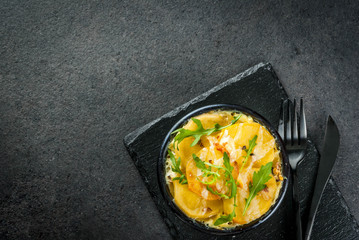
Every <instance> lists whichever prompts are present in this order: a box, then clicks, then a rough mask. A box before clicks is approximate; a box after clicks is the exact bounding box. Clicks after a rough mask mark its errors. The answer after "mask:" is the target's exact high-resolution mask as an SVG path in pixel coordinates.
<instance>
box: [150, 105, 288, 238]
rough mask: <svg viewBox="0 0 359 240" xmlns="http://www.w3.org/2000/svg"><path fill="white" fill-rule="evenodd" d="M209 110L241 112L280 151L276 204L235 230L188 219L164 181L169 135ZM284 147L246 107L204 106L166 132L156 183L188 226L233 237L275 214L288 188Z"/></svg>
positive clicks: (261, 119) (270, 127) (268, 126)
mask: <svg viewBox="0 0 359 240" xmlns="http://www.w3.org/2000/svg"><path fill="white" fill-rule="evenodd" d="M211 110H229V111H239V112H242V113H244V114H247V115H249V116H251V117H253V119H254V121H256V122H258V123H260V124H262V125H263V126H265V127H266V128H267V129H268V131H269V132H270V133H271V134H272V135H273V136H274V138H275V140H276V144H277V147H278V148H279V149H280V154H281V158H282V175H283V176H284V180H283V184H282V188H281V190H280V192H279V195H278V198H277V200H276V202H275V203H274V204H273V205H272V206H271V208H270V209H269V210H268V211H267V212H266V213H265V214H264V215H263V216H261V217H260V218H258V219H256V220H254V221H252V222H251V223H248V224H246V225H242V226H238V227H236V228H231V229H223V230H221V229H215V228H209V227H207V226H205V225H204V224H203V223H201V222H198V221H196V220H194V219H192V218H190V217H188V216H187V215H186V214H185V213H183V212H182V210H181V209H180V208H179V207H177V205H176V204H175V203H174V201H173V197H172V195H171V193H170V191H169V188H168V186H167V184H166V180H165V171H166V169H165V162H166V156H167V147H168V144H169V143H170V142H171V140H172V138H173V137H174V136H173V135H171V133H172V132H173V131H174V130H176V129H178V128H180V127H182V126H183V125H184V124H185V123H186V122H187V121H188V120H190V119H191V118H192V117H194V116H198V115H200V114H202V113H206V112H209V111H211ZM284 149H285V148H284V145H283V142H282V140H281V138H280V136H279V134H278V132H277V131H276V129H275V128H274V127H273V126H272V125H271V124H270V123H269V122H268V121H267V120H266V119H265V118H264V117H262V116H261V115H259V114H258V113H256V112H254V111H253V110H250V109H248V108H246V107H243V106H239V105H230V104H216V105H209V106H204V107H201V108H198V109H196V110H194V111H192V112H190V113H189V114H187V115H186V116H185V117H183V118H182V119H181V120H179V121H178V122H177V123H176V124H175V125H174V126H173V127H172V128H171V130H170V131H169V132H168V134H167V135H166V138H165V140H164V141H163V144H162V147H161V153H160V156H159V159H158V163H157V174H158V181H159V185H160V188H161V192H162V195H163V197H164V199H165V201H166V202H167V204H168V205H169V206H170V207H171V209H172V211H174V212H175V214H176V215H177V216H178V217H179V218H180V219H181V220H182V221H184V222H185V223H187V224H189V225H190V226H192V227H194V228H196V229H198V230H201V231H204V232H206V233H210V234H213V235H234V234H238V233H241V232H244V231H247V230H249V229H254V228H256V227H257V226H258V225H260V224H261V223H263V222H265V221H269V220H270V217H271V216H272V215H273V214H274V213H275V211H276V210H277V209H278V208H279V206H280V204H281V202H282V200H283V197H284V195H285V193H286V191H287V188H288V180H287V179H289V177H290V176H289V174H290V170H289V161H288V156H287V154H286V152H285V151H284Z"/></svg>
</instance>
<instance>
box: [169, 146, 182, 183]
mask: <svg viewBox="0 0 359 240" xmlns="http://www.w3.org/2000/svg"><path fill="white" fill-rule="evenodd" d="M168 154H169V155H170V159H171V162H172V171H173V172H175V173H178V174H180V175H181V176H179V177H175V178H173V181H174V180H178V181H179V183H180V184H186V183H187V178H186V176H185V175H184V174H183V173H182V171H181V169H180V166H181V158H180V157H179V158H178V159H177V160H176V158H175V156H174V155H173V153H172V151H171V150H168Z"/></svg>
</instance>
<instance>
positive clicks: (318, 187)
mask: <svg viewBox="0 0 359 240" xmlns="http://www.w3.org/2000/svg"><path fill="white" fill-rule="evenodd" d="M328 179H329V176H323V175H322V174H320V173H319V172H318V175H317V179H316V181H315V187H314V192H313V197H312V202H311V204H310V210H309V216H308V223H307V227H306V231H305V238H304V239H305V240H309V239H310V235H311V234H312V229H313V223H314V219H315V215H316V213H317V210H318V206H319V203H320V199H321V198H322V195H323V191H324V188H325V186H326V185H327V182H328Z"/></svg>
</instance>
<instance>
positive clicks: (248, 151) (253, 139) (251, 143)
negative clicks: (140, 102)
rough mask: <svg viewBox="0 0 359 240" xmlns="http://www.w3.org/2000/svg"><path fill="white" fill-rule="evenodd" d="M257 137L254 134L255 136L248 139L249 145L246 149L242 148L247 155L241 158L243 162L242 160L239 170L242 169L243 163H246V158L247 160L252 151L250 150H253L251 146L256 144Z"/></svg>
mask: <svg viewBox="0 0 359 240" xmlns="http://www.w3.org/2000/svg"><path fill="white" fill-rule="evenodd" d="M257 137H258V136H257V135H255V136H254V137H253V138H252V140H249V147H248V149H245V150H244V151H246V152H247V155H246V156H245V157H244V160H243V162H242V166H241V169H239V171H240V172H241V171H242V169H243V167H244V165H246V163H247V160H248V158H249V156H250V155H251V153H252V151H253V148H254V147H255V146H256V145H257V143H256V141H257Z"/></svg>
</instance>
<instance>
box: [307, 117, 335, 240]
mask: <svg viewBox="0 0 359 240" xmlns="http://www.w3.org/2000/svg"><path fill="white" fill-rule="evenodd" d="M338 149H339V130H338V127H337V125H336V124H335V122H334V120H333V118H332V117H331V116H329V117H328V121H327V128H326V130H325V135H324V146H323V150H322V152H321V154H320V162H319V168H318V174H317V179H316V181H315V187H314V193H313V197H312V203H311V205H310V210H309V217H308V223H307V228H306V232H305V238H304V239H305V240H309V239H310V235H311V233H312V228H313V223H314V219H315V214H316V212H317V209H318V205H319V202H320V199H321V197H322V194H323V190H324V188H325V185H326V184H327V182H328V179H329V176H330V174H331V172H332V169H333V166H334V163H335V159H336V158H337V153H338Z"/></svg>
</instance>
